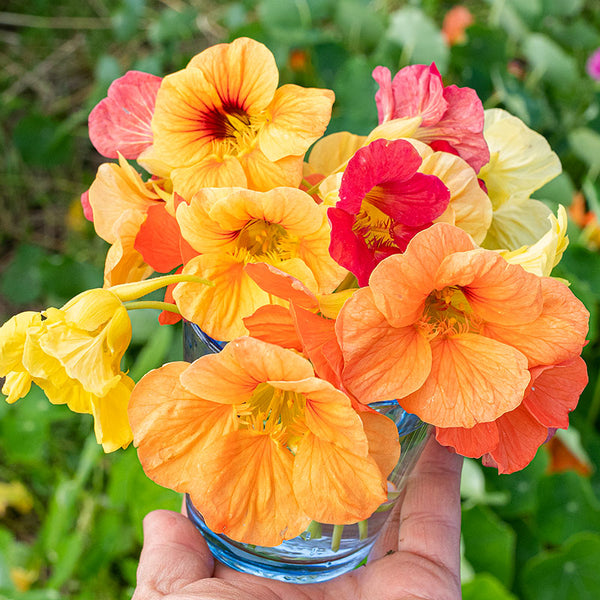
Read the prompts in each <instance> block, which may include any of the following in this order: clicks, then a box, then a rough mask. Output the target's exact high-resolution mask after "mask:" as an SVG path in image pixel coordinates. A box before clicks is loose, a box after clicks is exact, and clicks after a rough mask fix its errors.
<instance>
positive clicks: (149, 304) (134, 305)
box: [123, 300, 181, 315]
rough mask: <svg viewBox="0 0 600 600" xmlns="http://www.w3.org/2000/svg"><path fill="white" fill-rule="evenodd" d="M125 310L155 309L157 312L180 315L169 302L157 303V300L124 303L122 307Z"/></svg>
mask: <svg viewBox="0 0 600 600" xmlns="http://www.w3.org/2000/svg"><path fill="white" fill-rule="evenodd" d="M123 306H125V308H126V309H127V310H139V309H141V308H155V309H158V310H166V311H168V312H172V313H175V314H178V315H180V314H181V313H180V312H179V309H178V308H177V306H176V305H175V304H170V303H169V302H159V301H158V300H137V301H132V302H125V304H124V305H123Z"/></svg>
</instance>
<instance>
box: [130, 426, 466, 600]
mask: <svg viewBox="0 0 600 600" xmlns="http://www.w3.org/2000/svg"><path fill="white" fill-rule="evenodd" d="M461 468H462V457H461V456H458V455H456V454H453V453H452V452H451V451H449V450H448V449H446V448H444V447H442V446H440V445H439V444H438V443H437V442H436V441H435V440H434V439H433V438H431V439H430V440H429V441H428V443H427V446H426V447H425V449H424V451H423V454H422V455H421V457H420V459H419V462H418V463H417V465H416V466H415V469H414V470H413V472H412V474H411V475H410V477H409V478H408V481H407V485H406V488H405V491H404V494H403V497H402V499H401V500H400V501H399V503H398V505H397V506H396V508H395V509H394V512H393V513H392V515H391V517H390V520H389V521H388V524H387V527H386V529H385V531H384V532H383V533H382V535H381V536H380V539H379V540H378V542H377V545H376V546H375V548H374V549H373V552H372V553H371V557H370V559H369V563H368V564H367V565H366V566H364V567H360V568H358V569H356V570H354V571H352V572H350V573H347V574H346V575H342V576H341V577H338V578H336V579H333V580H331V581H327V582H324V583H315V584H305V585H294V584H290V583H284V582H280V581H271V580H269V579H263V578H261V577H255V576H253V575H247V574H244V573H238V572H237V571H234V570H232V569H230V568H228V567H225V566H223V565H221V564H220V563H217V562H216V561H214V560H213V557H212V555H211V553H210V551H209V550H208V547H207V546H206V542H205V541H204V538H203V537H202V536H201V535H200V533H199V532H198V531H197V529H196V528H195V527H194V525H193V524H192V523H191V522H190V521H189V520H188V519H187V517H185V516H184V515H181V514H178V513H174V512H171V511H166V510H158V511H154V512H151V513H149V514H148V515H147V516H146V518H145V519H144V547H143V549H142V554H141V557H140V563H139V567H138V572H137V580H138V585H137V588H136V591H135V593H134V596H133V599H132V600H159V599H160V600H284V599H285V600H340V599H341V598H344V599H346V598H347V599H350V598H352V599H355V600H371V599H372V600H459V599H460V598H461V591H460V550H459V547H460V490H459V488H460V473H461ZM399 547H400V548H401V550H398V548H399Z"/></svg>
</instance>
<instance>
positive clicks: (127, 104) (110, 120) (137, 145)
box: [88, 71, 162, 159]
mask: <svg viewBox="0 0 600 600" xmlns="http://www.w3.org/2000/svg"><path fill="white" fill-rule="evenodd" d="M161 81H162V79H161V78H160V77H156V76H155V75H151V74H150V73H143V72H141V71H128V72H127V73H126V74H125V75H123V77H119V79H115V80H114V81H113V82H112V83H111V85H110V87H109V88H108V97H107V98H104V100H102V101H100V102H99V103H98V104H97V105H96V106H95V107H94V108H93V110H92V112H91V113H90V116H89V122H88V125H89V135H90V140H91V142H92V144H93V145H94V147H95V148H96V150H98V152H100V154H102V155H103V156H106V157H107V158H117V156H118V154H119V153H121V154H122V155H123V156H124V157H125V158H132V159H135V158H137V157H138V156H139V155H140V154H141V153H142V152H143V151H144V150H145V149H146V148H148V147H149V146H151V145H152V127H151V123H152V114H153V113H154V104H155V102H156V94H157V93H158V88H159V87H160V84H161Z"/></svg>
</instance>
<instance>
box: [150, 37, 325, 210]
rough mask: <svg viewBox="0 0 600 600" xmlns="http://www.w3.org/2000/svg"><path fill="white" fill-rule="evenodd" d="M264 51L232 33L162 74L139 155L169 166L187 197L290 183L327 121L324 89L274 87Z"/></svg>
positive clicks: (294, 183)
mask: <svg viewBox="0 0 600 600" xmlns="http://www.w3.org/2000/svg"><path fill="white" fill-rule="evenodd" d="M278 80H279V73H278V71H277V66H276V64H275V59H274V57H273V55H272V54H271V52H270V51H269V50H268V49H267V48H266V47H265V46H263V45H262V44H260V43H259V42H256V41H254V40H251V39H248V38H239V39H237V40H235V41H234V42H232V43H231V44H217V45H215V46H212V47H210V48H208V49H206V50H204V51H203V52H201V53H200V54H198V55H197V56H195V57H194V58H193V59H192V60H191V61H190V63H189V64H188V66H187V67H186V68H185V69H183V70H181V71H178V72H177V73H173V74H171V75H168V76H167V77H165V78H164V80H163V82H162V85H161V87H160V89H159V91H158V95H157V98H156V107H155V110H154V117H153V119H152V130H153V133H154V143H153V146H152V148H151V150H150V151H149V154H148V153H147V154H146V155H145V158H146V159H148V158H151V159H154V160H158V161H159V162H160V163H163V164H165V165H168V166H169V167H170V168H171V169H172V170H171V172H170V177H171V179H172V180H173V183H174V187H175V190H176V191H177V192H179V193H180V194H182V195H183V196H184V197H185V198H186V199H187V200H189V199H190V198H191V196H192V195H193V194H194V193H195V192H197V191H198V190H199V189H200V188H202V187H215V186H216V187H233V186H239V187H246V188H250V189H254V190H261V191H266V190H268V189H271V188H273V187H276V186H284V185H285V186H297V185H299V184H300V181H301V179H302V157H303V155H304V153H305V152H306V150H307V149H308V147H309V146H310V145H311V144H312V143H313V142H314V141H315V140H316V139H318V138H319V137H320V136H321V135H322V134H323V132H324V131H325V128H326V127H327V123H328V122H329V119H330V116H331V106H332V104H333V100H334V94H333V92H332V91H330V90H322V89H313V88H302V87H300V86H297V85H291V84H288V85H283V86H281V87H279V88H278V87H277V84H278Z"/></svg>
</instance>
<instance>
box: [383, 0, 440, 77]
mask: <svg viewBox="0 0 600 600" xmlns="http://www.w3.org/2000/svg"><path fill="white" fill-rule="evenodd" d="M386 35H387V37H388V38H389V39H390V40H392V41H394V42H396V43H397V44H399V45H400V46H402V48H403V58H404V59H405V61H406V62H407V63H423V64H430V63H432V62H435V64H436V66H437V68H438V69H439V71H440V73H442V75H443V74H444V73H445V72H446V70H447V68H448V61H449V50H448V45H447V44H446V41H445V40H444V37H443V36H442V33H441V31H440V30H439V28H438V26H437V25H436V24H435V23H434V22H433V21H432V20H431V19H430V18H429V17H428V16H427V15H426V14H425V13H424V12H423V11H422V10H421V9H420V8H417V7H415V6H406V7H404V8H401V9H399V10H397V11H394V12H393V13H392V14H391V16H390V25H389V27H388V30H387V34H386Z"/></svg>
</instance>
